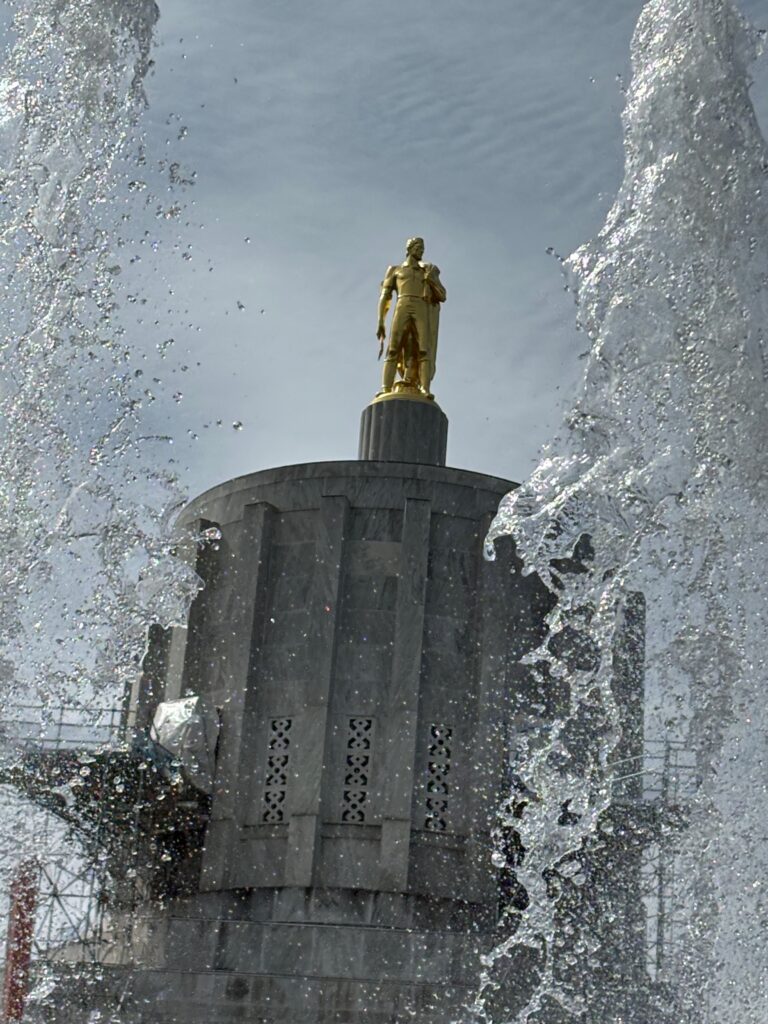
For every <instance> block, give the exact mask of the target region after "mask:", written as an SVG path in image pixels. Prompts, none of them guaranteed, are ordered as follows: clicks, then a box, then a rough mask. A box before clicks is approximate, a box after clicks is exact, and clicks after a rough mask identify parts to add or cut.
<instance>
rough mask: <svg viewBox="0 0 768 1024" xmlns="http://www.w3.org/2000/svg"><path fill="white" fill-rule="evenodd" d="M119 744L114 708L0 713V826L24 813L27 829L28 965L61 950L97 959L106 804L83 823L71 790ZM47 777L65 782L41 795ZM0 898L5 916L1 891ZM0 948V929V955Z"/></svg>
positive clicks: (21, 708) (89, 782)
mask: <svg viewBox="0 0 768 1024" xmlns="http://www.w3.org/2000/svg"><path fill="white" fill-rule="evenodd" d="M123 739H124V737H123V715H122V711H121V709H120V708H114V707H102V708H98V707H97V708H88V709H84V708H79V707H72V706H69V707H67V706H56V707H50V706H43V705H32V704H27V705H16V706H14V707H11V708H8V709H5V710H4V712H3V716H2V719H1V720H0V741H1V742H2V745H3V751H4V755H5V756H4V763H3V765H2V768H1V769H0V784H2V788H0V815H2V819H3V821H4V822H6V827H8V826H9V825H11V823H12V822H13V821H14V819H15V818H16V817H17V816H18V815H21V814H23V815H26V816H29V815H31V816H33V821H34V827H35V840H36V841H35V850H33V851H26V853H27V854H28V855H30V856H32V857H33V858H34V862H35V865H36V872H37V878H36V887H37V908H36V914H35V928H34V934H33V942H32V957H33V960H41V959H45V958H50V957H51V955H52V954H53V955H56V953H57V952H58V953H62V954H63V953H64V951H66V956H67V959H75V960H78V961H81V962H82V961H85V962H91V961H98V960H100V959H101V957H102V956H103V952H104V947H105V943H106V934H105V929H106V909H107V899H106V894H107V891H108V878H107V864H106V858H105V857H104V845H105V839H106V832H107V830H108V827H109V822H108V812H109V806H108V803H107V802H106V801H102V802H101V808H100V814H98V815H97V816H96V817H95V818H93V817H90V818H87V819H84V818H82V817H81V816H80V815H79V814H78V811H77V790H78V788H84V787H86V786H93V784H94V780H93V778H92V776H93V775H94V774H96V775H98V774H101V773H103V771H104V767H103V760H101V761H100V759H99V757H98V755H100V754H103V752H104V751H108V750H113V749H116V748H117V747H119V746H120V745H121V743H122V742H123ZM50 775H53V776H56V775H58V776H59V777H60V778H61V777H66V779H67V783H66V785H63V786H58V787H56V789H52V790H46V788H45V783H46V777H47V776H50ZM20 783H21V784H20ZM97 785H98V783H97ZM52 850H55V854H53V855H52V854H51V851H52ZM0 898H2V899H3V903H2V904H0V906H2V910H3V912H5V911H6V909H7V904H6V903H5V893H3V894H2V897H0ZM4 943H5V930H4V929H0V956H4V953H5V950H4V948H3V947H4Z"/></svg>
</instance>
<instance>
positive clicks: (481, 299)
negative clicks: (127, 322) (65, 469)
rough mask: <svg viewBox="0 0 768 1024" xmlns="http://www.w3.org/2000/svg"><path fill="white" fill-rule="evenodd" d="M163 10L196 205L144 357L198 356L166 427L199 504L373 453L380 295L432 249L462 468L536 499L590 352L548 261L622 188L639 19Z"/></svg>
mask: <svg viewBox="0 0 768 1024" xmlns="http://www.w3.org/2000/svg"><path fill="white" fill-rule="evenodd" d="M159 2H160V9H161V19H160V22H159V25H158V37H157V39H158V42H157V47H156V52H155V60H156V67H155V70H154V74H153V76H152V78H151V80H150V81H149V85H148V91H149V101H150V106H149V109H148V111H147V113H146V118H145V127H146V130H147V153H148V156H149V158H150V160H152V161H157V160H159V159H163V158H165V157H166V156H167V155H168V153H171V154H172V156H173V159H174V160H180V161H181V163H182V173H189V172H192V171H194V172H195V175H196V178H195V180H196V184H195V185H194V187H192V188H189V189H188V190H187V199H188V203H190V204H192V205H189V206H188V208H187V211H186V214H185V216H184V218H183V221H182V227H181V234H180V235H179V246H178V249H177V250H176V251H174V252H172V253H170V252H169V251H168V250H166V252H167V258H165V259H164V263H163V274H164V278H165V282H164V284H163V287H164V288H165V287H168V288H172V289H173V292H174V295H173V297H172V299H170V300H169V302H168V309H170V310H171V312H170V313H167V314H163V315H164V316H165V320H163V318H162V316H160V323H159V324H158V325H153V326H152V328H151V329H150V328H149V326H147V325H148V324H149V321H150V319H151V317H150V316H149V314H147V319H146V321H145V323H144V324H142V327H141V329H140V330H138V331H137V332H136V338H135V339H134V341H135V342H136V343H137V344H139V345H146V346H148V348H150V349H154V345H155V344H156V343H157V342H158V340H162V338H161V336H162V335H163V332H165V333H167V332H168V331H170V332H172V334H173V336H174V337H175V340H176V344H175V346H174V352H175V355H174V359H175V362H172V361H168V362H167V363H166V364H164V365H165V368H166V370H167V371H168V374H169V379H168V380H164V382H163V383H164V386H165V389H166V394H167V393H170V392H177V391H181V392H182V393H183V398H181V399H180V400H179V401H178V404H177V403H176V402H172V401H168V400H167V398H166V401H165V402H164V403H158V405H157V407H156V410H154V411H152V412H151V414H150V415H151V416H155V417H156V418H157V419H158V420H161V419H162V420H163V426H164V429H170V430H171V432H172V433H173V434H174V436H175V438H176V452H177V458H178V460H179V469H180V471H181V474H182V479H183V482H184V484H185V486H186V488H187V489H188V492H189V493H190V494H194V493H196V492H198V491H200V490H201V489H203V488H205V487H208V486H211V485H213V484H214V483H216V482H218V481H219V480H222V479H226V478H228V477H231V476H235V475H238V474H241V473H246V472H251V471H254V470H257V469H261V468H266V467H269V466H273V465H282V464H288V463H293V462H304V461H314V460H323V459H344V458H354V457H355V456H356V448H357V431H358V421H359V415H360V412H361V410H362V408H363V406H364V405H365V404H366V403H367V402H368V401H369V400H370V398H371V397H372V396H373V394H374V393H375V391H376V390H377V388H378V385H379V374H380V365H379V364H377V362H376V354H377V343H376V341H375V337H374V333H375V327H376V306H377V300H378V291H379V284H380V281H381V278H382V275H383V273H384V270H385V268H386V266H387V264H389V263H392V262H395V261H398V260H399V259H401V258H402V255H403V245H404V241H405V239H406V238H407V237H408V236H410V235H413V234H421V235H423V236H424V238H425V239H426V243H427V258H428V259H430V260H431V261H433V262H435V263H437V264H438V266H439V267H440V269H441V272H442V278H443V281H444V283H445V285H446V287H447V290H448V301H447V303H446V305H445V307H444V309H443V314H442V319H441V334H440V349H439V357H438V372H437V378H436V380H435V382H434V390H435V394H436V396H437V399H438V401H439V403H440V405H441V407H442V408H443V409H444V411H445V412H446V413H447V415H448V417H449V420H450V431H449V452H448V461H449V464H451V465H455V466H459V467H463V468H468V469H476V470H480V471H485V472H490V473H494V474H497V475H499V476H505V477H509V478H511V479H518V480H519V479H521V478H523V477H525V476H526V475H527V473H528V472H529V471H530V469H531V468H532V465H533V463H534V461H535V458H536V453H537V450H538V448H539V446H540V445H541V444H542V443H543V442H545V441H546V440H547V438H548V437H549V436H550V435H551V434H552V432H553V430H554V429H555V427H556V425H557V423H558V421H559V418H560V414H559V410H560V408H561V405H562V402H563V401H564V400H567V398H568V397H569V395H571V394H572V392H573V389H574V386H575V382H576V380H577V378H578V374H579V373H580V369H581V365H582V364H581V361H580V354H581V353H583V351H584V349H585V347H586V339H585V338H584V337H583V336H582V335H579V334H577V333H576V331H575V327H574V309H573V305H572V300H571V297H570V296H569V295H568V294H567V293H566V292H565V290H564V287H563V280H562V278H561V275H560V270H559V266H558V263H557V260H556V259H555V257H553V256H552V255H548V254H547V249H548V248H551V249H553V250H555V252H557V253H561V254H563V255H567V254H568V253H570V252H571V250H573V249H574V248H575V247H577V246H578V245H579V244H581V243H582V242H583V241H585V240H587V239H588V238H589V237H591V236H592V235H593V234H594V233H595V232H596V231H597V230H598V229H599V227H600V225H601V223H602V220H603V218H604V216H605V213H606V212H607V209H608V207H609V206H610V203H611V201H612V197H613V195H614V193H615V191H616V188H617V186H618V184H619V181H620V177H621V173H622V142H621V126H620V112H621V108H622V105H623V96H622V82H626V80H627V77H628V74H629V66H628V58H629V43H630V38H631V34H632V30H633V27H634V23H635V21H636V19H637V15H638V13H639V10H640V8H641V7H642V3H641V2H640V0H578V2H574V0H514V2H512V0H481V2H469V0H424V2H422V3H420V4H414V3H412V2H406V0H391V2H390V3H388V4H386V5H383V4H381V3H372V2H369V0H334V2H333V3H323V2H319V3H318V2H316V0H259V2H254V0H221V2H220V3H216V4H211V3H210V2H209V0H159ZM761 6H762V5H761V4H760V2H759V0H749V2H745V3H744V4H743V8H742V9H743V10H744V11H745V12H746V13H747V14H749V15H750V16H751V17H752V18H753V19H755V20H756V21H759V19H760V17H761V13H762V12H761ZM763 18H764V20H768V15H765V14H763ZM765 63H766V62H765V61H763V62H762V63H761V64H759V65H758V66H756V67H755V69H754V72H755V86H754V97H755V100H756V105H757V106H758V110H759V112H760V114H761V119H762V120H763V122H764V123H765V121H766V119H767V117H768V69H767V68H766V66H765ZM179 136H181V139H180V138H179ZM186 222H189V223H190V225H191V226H189V227H184V226H183V224H184V223H186ZM196 225H197V226H196ZM248 240H249V241H248ZM188 246H191V248H187V247H188ZM184 251H186V253H187V256H191V259H182V252H184ZM155 286H156V285H155ZM158 295H159V292H158V293H157V294H153V293H152V292H150V295H149V299H150V303H149V304H150V306H151V305H153V304H155V303H157V304H158V306H161V305H163V301H161V300H160V299H159V298H158ZM240 307H244V308H240ZM155 312H157V310H155ZM145 326H146V328H147V329H146V332H145V330H144V328H145ZM166 329H167V330H166ZM182 364H183V365H185V366H187V367H188V369H186V370H181V369H180V366H181V365H182ZM171 367H173V373H172V374H171V369H170V368H171ZM161 376H162V374H161ZM170 376H172V377H173V381H171V380H170ZM177 382H178V383H177ZM169 410H170V412H169ZM218 420H221V421H222V422H221V425H220V426H217V421H218ZM239 421H242V423H243V428H242V430H235V429H234V428H233V427H232V423H234V422H239ZM192 435H197V439H196V440H193V439H192Z"/></svg>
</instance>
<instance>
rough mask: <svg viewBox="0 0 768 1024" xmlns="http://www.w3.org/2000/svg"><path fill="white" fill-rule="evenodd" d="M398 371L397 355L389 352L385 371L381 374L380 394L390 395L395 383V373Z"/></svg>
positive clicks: (385, 361) (385, 362)
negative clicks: (391, 354)
mask: <svg viewBox="0 0 768 1024" xmlns="http://www.w3.org/2000/svg"><path fill="white" fill-rule="evenodd" d="M396 373H397V355H396V354H395V355H393V356H390V355H389V354H387V358H386V359H385V360H384V371H383V373H382V375H381V390H380V391H379V395H388V394H389V393H390V391H391V390H392V387H393V385H394V383H395V374H396Z"/></svg>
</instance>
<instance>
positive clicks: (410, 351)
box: [402, 318, 419, 388]
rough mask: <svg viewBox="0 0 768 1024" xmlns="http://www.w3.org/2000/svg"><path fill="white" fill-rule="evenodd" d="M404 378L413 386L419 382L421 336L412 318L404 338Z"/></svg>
mask: <svg viewBox="0 0 768 1024" xmlns="http://www.w3.org/2000/svg"><path fill="white" fill-rule="evenodd" d="M402 374H403V380H404V381H405V383H406V384H409V385H410V386H411V387H413V388H415V387H418V384H419V338H418V328H417V326H416V323H415V321H414V320H413V318H411V319H410V320H409V321H408V327H407V328H406V331H405V337H404V339H403V369H402Z"/></svg>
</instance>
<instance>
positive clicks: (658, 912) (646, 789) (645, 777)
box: [613, 739, 700, 985]
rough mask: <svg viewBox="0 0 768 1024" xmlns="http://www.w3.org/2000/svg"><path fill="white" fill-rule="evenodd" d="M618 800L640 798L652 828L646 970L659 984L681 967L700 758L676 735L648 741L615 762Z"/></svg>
mask: <svg viewBox="0 0 768 1024" xmlns="http://www.w3.org/2000/svg"><path fill="white" fill-rule="evenodd" d="M613 770H614V775H613V798H614V801H615V802H616V803H619V804H621V803H628V802H632V803H638V802H639V803H640V804H641V806H642V809H643V817H644V819H645V821H646V828H647V831H648V842H647V844H646V845H645V848H644V851H643V866H642V878H641V882H642V897H643V901H644V903H645V911H646V914H645V917H646V971H647V973H648V975H649V976H650V978H651V980H652V981H653V982H654V983H655V984H657V985H663V984H666V983H667V982H670V981H671V980H672V979H673V978H674V977H675V976H676V974H677V973H678V970H679V967H680V961H681V954H682V952H683V949H684V946H685V936H686V929H687V927H688V915H689V908H688V907H687V906H686V901H685V898H684V896H683V895H682V893H681V886H680V876H681V863H680V862H681V849H682V842H683V837H684V834H685V829H686V825H687V821H688V817H689V809H690V806H691V804H692V803H693V801H694V800H695V799H696V796H697V793H698V790H699V786H700V778H699V776H698V772H697V768H696V763H695V758H694V755H693V754H692V752H691V751H690V750H689V749H688V748H687V747H686V745H685V744H684V743H682V742H679V741H674V740H669V739H665V740H658V741H655V742H654V741H647V742H646V743H645V749H644V752H643V754H642V755H639V756H637V757H634V758H627V759H625V760H623V761H619V762H616V763H615V764H614V765H613Z"/></svg>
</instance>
